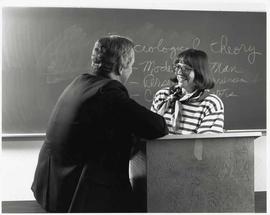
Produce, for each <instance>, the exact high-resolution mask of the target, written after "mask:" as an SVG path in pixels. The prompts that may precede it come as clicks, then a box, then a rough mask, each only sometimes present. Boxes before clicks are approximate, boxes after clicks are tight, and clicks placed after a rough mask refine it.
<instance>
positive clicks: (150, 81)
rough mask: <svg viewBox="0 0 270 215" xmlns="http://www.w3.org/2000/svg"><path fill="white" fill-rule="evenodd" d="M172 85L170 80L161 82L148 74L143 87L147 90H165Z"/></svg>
mask: <svg viewBox="0 0 270 215" xmlns="http://www.w3.org/2000/svg"><path fill="white" fill-rule="evenodd" d="M170 84H171V81H170V80H160V79H159V78H158V77H156V76H155V75H153V74H147V75H146V76H145V77H144V80H143V86H144V87H145V88H154V87H159V88H163V87H166V86H170Z"/></svg>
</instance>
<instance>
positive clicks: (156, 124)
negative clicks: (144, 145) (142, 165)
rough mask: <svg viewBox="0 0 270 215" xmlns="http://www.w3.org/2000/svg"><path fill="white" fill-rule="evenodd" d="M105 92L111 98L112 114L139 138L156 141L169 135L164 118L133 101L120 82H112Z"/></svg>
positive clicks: (105, 88)
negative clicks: (155, 139)
mask: <svg viewBox="0 0 270 215" xmlns="http://www.w3.org/2000/svg"><path fill="white" fill-rule="evenodd" d="M104 92H106V97H108V98H110V99H109V100H110V101H111V104H110V105H111V107H112V114H116V115H117V117H118V119H119V120H120V121H121V123H123V125H124V126H128V127H129V130H131V131H132V132H134V134H136V135H137V136H139V137H142V138H145V139H154V138H158V137H162V136H164V135H166V134H168V128H167V125H166V122H165V120H164V118H163V117H162V116H160V115H158V114H156V113H153V112H152V111H150V110H148V109H147V108H145V107H144V106H142V105H140V104H138V103H137V102H135V101H134V100H133V99H131V98H130V97H129V95H128V92H127V90H126V88H125V87H124V86H123V85H122V84H121V83H120V82H118V81H111V82H110V83H109V84H108V85H106V87H104Z"/></svg>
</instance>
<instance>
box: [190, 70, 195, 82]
mask: <svg viewBox="0 0 270 215" xmlns="http://www.w3.org/2000/svg"><path fill="white" fill-rule="evenodd" d="M188 77H189V80H188V82H190V83H193V81H194V79H195V72H194V71H193V70H192V71H191V72H190V73H189V75H188Z"/></svg>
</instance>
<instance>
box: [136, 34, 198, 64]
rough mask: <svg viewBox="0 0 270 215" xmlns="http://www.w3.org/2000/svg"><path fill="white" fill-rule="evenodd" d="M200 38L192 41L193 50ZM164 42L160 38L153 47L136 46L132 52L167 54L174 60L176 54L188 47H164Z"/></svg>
mask: <svg viewBox="0 0 270 215" xmlns="http://www.w3.org/2000/svg"><path fill="white" fill-rule="evenodd" d="M200 42H201V41H200V38H199V37H195V38H194V39H193V40H192V44H191V46H192V47H193V48H194V49H197V48H198V47H199V45H200ZM166 43H167V42H166V40H164V39H163V38H161V39H160V40H159V41H158V42H157V44H156V45H154V46H148V45H144V44H136V45H135V46H134V50H135V52H137V53H154V52H158V53H161V54H169V56H170V58H171V59H175V57H176V55H177V53H179V52H182V51H184V50H186V49H188V48H190V47H184V46H171V47H170V46H167V45H166Z"/></svg>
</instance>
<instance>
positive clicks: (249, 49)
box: [210, 35, 262, 64]
mask: <svg viewBox="0 0 270 215" xmlns="http://www.w3.org/2000/svg"><path fill="white" fill-rule="evenodd" d="M210 50H211V51H212V52H213V53H215V54H225V55H239V54H241V53H244V54H247V59H248V62H249V63H250V64H253V63H254V62H255V60H256V55H261V54H262V53H260V52H258V51H256V47H255V46H252V45H247V44H244V43H240V44H239V45H237V46H231V45H229V42H228V37H227V36H226V35H221V37H220V40H219V41H214V42H212V43H210Z"/></svg>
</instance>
